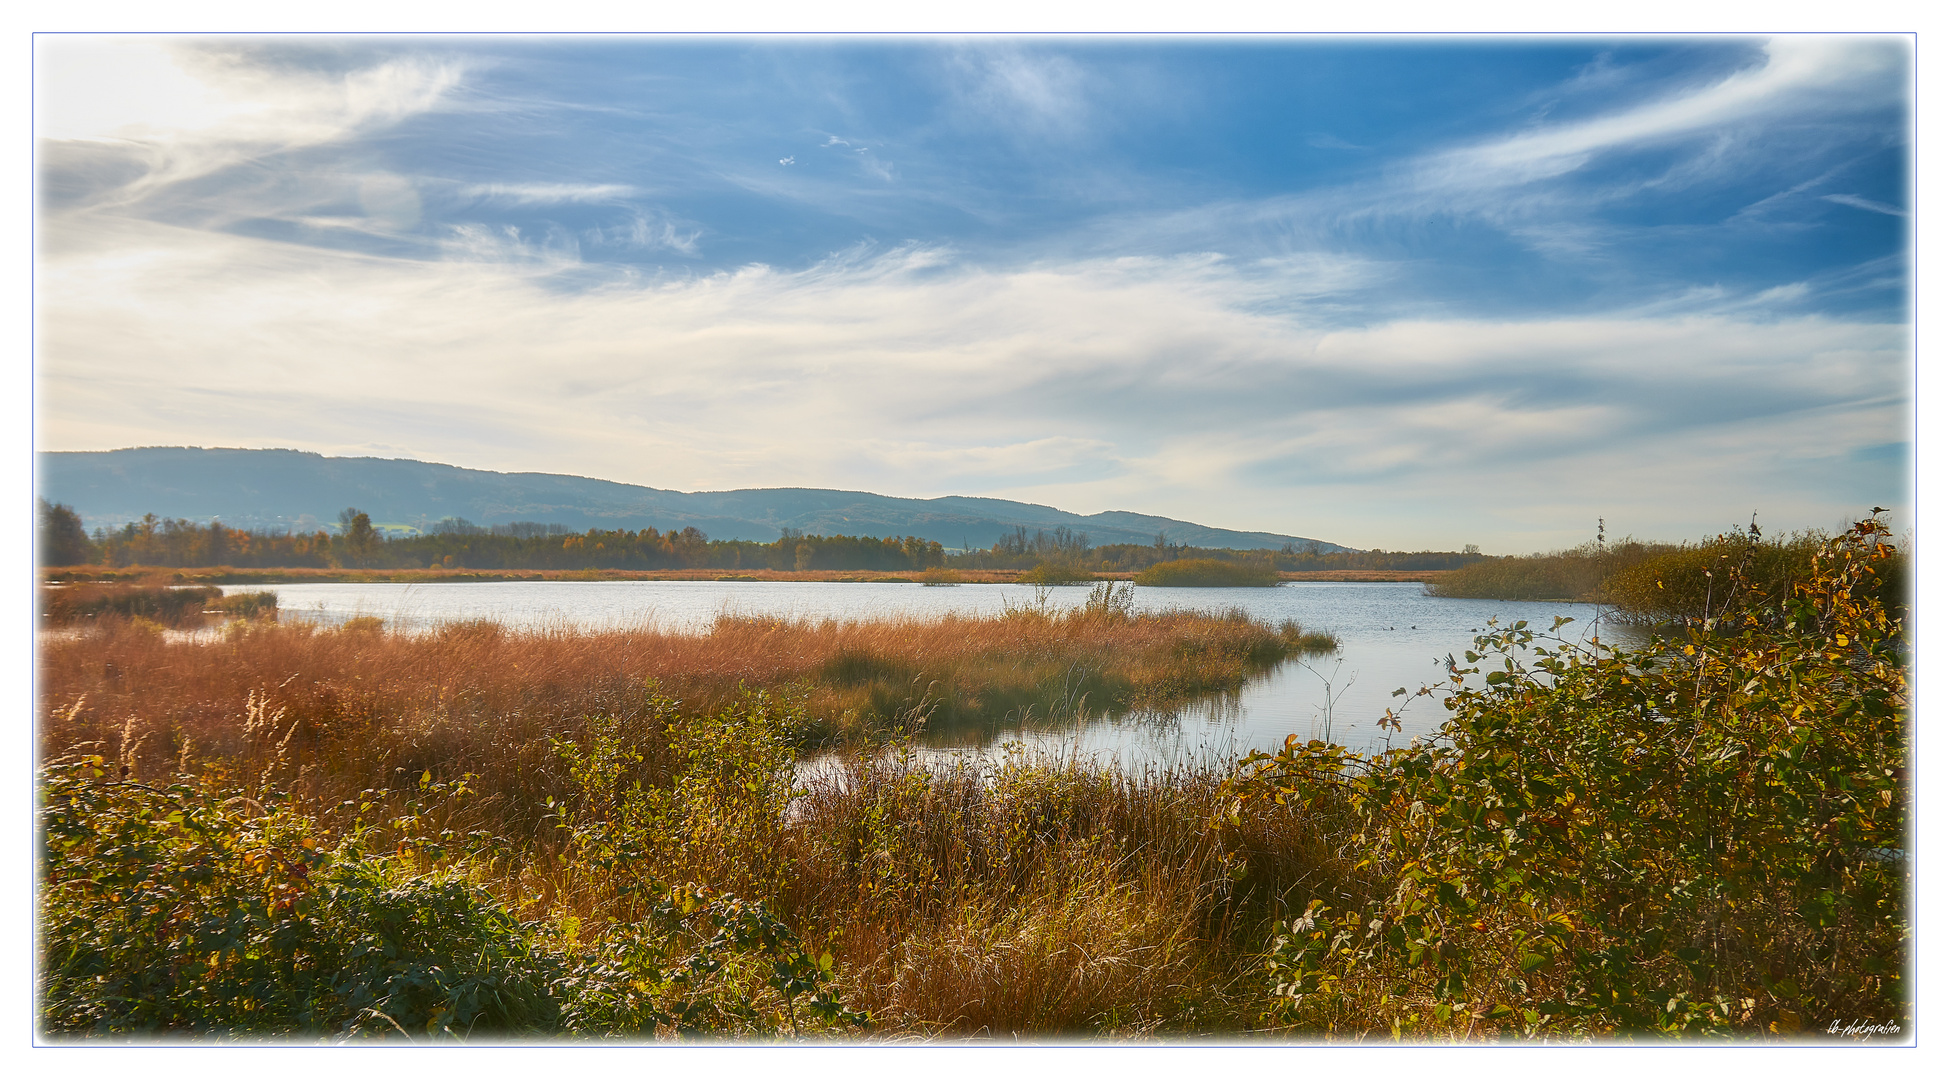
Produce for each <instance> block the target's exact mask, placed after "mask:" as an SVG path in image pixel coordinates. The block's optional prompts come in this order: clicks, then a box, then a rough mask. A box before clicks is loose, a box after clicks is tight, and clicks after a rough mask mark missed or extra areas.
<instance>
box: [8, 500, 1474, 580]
mask: <svg viewBox="0 0 1949 1080" xmlns="http://www.w3.org/2000/svg"><path fill="white" fill-rule="evenodd" d="M39 509H40V552H39V558H40V563H41V565H43V566H66V567H77V566H103V567H115V568H122V567H133V566H154V567H178V568H186V567H214V566H230V567H239V568H272V567H317V568H327V569H370V570H408V569H418V568H422V567H438V568H449V569H473V570H595V569H605V570H685V569H717V570H740V569H750V570H758V569H765V570H883V571H899V570H927V569H931V568H933V567H955V568H962V569H979V570H1007V569H1019V570H1029V569H1033V568H1035V567H1037V566H1041V565H1044V564H1062V565H1065V566H1072V567H1077V568H1079V569H1084V570H1094V571H1108V572H1121V573H1130V572H1134V571H1138V570H1143V569H1145V568H1147V567H1150V566H1152V565H1155V564H1157V563H1160V562H1168V561H1171V560H1174V559H1183V558H1194V557H1195V558H1219V559H1231V560H1235V561H1245V562H1252V563H1256V564H1259V565H1265V566H1270V567H1271V568H1273V569H1275V570H1452V569H1455V568H1458V567H1461V566H1465V565H1467V564H1469V563H1471V562H1474V561H1476V560H1479V559H1481V558H1483V557H1484V556H1482V555H1480V554H1478V553H1477V552H1475V551H1473V550H1469V551H1460V552H1455V551H1417V552H1387V551H1380V550H1378V549H1376V550H1373V551H1323V550H1321V549H1320V548H1319V546H1318V545H1304V546H1300V545H1293V544H1288V545H1286V547H1285V548H1283V549H1281V550H1277V551H1273V550H1255V551H1236V550H1232V549H1227V548H1198V547H1190V546H1186V545H1182V544H1172V543H1168V542H1166V540H1165V539H1164V537H1163V535H1162V534H1159V535H1158V537H1157V539H1156V540H1155V541H1154V542H1152V543H1150V544H1104V545H1102V546H1100V547H1098V546H1092V545H1091V544H1090V539H1089V534H1088V533H1084V532H1073V531H1071V530H1070V529H1068V528H1065V527H1061V526H1058V527H1057V528H1056V529H1055V530H1054V531H1053V532H1051V531H1045V530H1042V529H1037V530H1035V531H1034V532H1030V531H1029V530H1027V529H1025V528H1021V527H1017V528H1016V529H1015V530H1014V531H1012V532H1007V533H1003V534H1002V535H1001V536H1000V537H999V538H997V540H996V541H995V543H994V544H993V545H992V546H991V547H989V548H986V549H977V550H973V551H968V552H962V553H956V554H952V555H950V554H949V553H948V552H947V551H946V549H944V548H943V547H942V546H941V545H940V543H939V542H938V541H934V540H922V539H920V538H918V537H913V536H906V537H872V536H815V535H805V534H803V533H800V532H799V531H798V530H796V529H786V530H785V533H784V535H783V536H781V537H779V538H778V539H777V540H774V541H772V542H770V543H760V542H757V541H754V540H712V539H711V538H710V537H708V536H706V535H705V534H704V533H702V532H700V531H698V530H697V529H694V528H686V529H682V530H674V529H673V530H671V531H670V532H658V531H657V530H656V529H654V528H646V529H640V530H629V529H607V530H604V529H590V530H588V531H587V532H579V533H578V532H570V531H569V530H568V529H567V528H566V527H565V526H562V525H556V524H544V523H541V522H533V521H517V522H514V523H512V524H505V525H493V526H483V525H476V524H474V523H472V522H470V521H467V520H466V519H464V518H447V519H445V520H443V521H441V522H440V523H439V524H438V525H435V526H434V527H433V528H432V529H430V530H428V531H427V532H425V533H422V534H420V535H417V536H406V537H388V536H386V535H385V534H383V533H381V532H380V531H379V530H377V529H375V528H374V527H373V525H372V520H371V518H370V517H369V516H368V515H367V514H365V513H363V512H361V511H360V510H358V509H357V508H356V507H347V508H346V509H345V510H343V511H341V512H340V513H339V515H338V526H337V528H336V529H318V530H316V531H314V532H274V531H270V530H261V529H252V530H245V529H233V528H230V527H228V526H226V525H224V524H223V523H221V522H218V521H212V522H210V523H209V524H207V525H203V524H198V523H196V522H192V521H188V520H185V519H183V518H174V519H170V518H158V517H157V516H155V515H154V514H146V515H144V516H143V518H142V520H140V521H131V522H129V523H128V524H126V525H124V526H122V527H121V528H119V529H112V530H111V529H96V530H95V531H94V533H93V535H90V534H89V533H88V532H87V530H86V529H85V528H84V527H83V526H82V524H81V519H80V517H79V516H78V515H77V514H76V513H75V512H74V510H73V509H72V508H71V507H68V506H65V505H60V504H49V503H48V502H47V501H46V500H41V502H40V505H39Z"/></svg>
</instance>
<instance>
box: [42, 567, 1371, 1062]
mask: <svg viewBox="0 0 1949 1080" xmlns="http://www.w3.org/2000/svg"><path fill="white" fill-rule="evenodd" d="M1106 595H1107V594H1106ZM1304 636H1305V635H1304V634H1303V632H1301V631H1300V630H1299V628H1298V627H1295V626H1290V625H1289V626H1287V627H1284V628H1273V627H1268V626H1266V625H1264V624H1260V623H1255V622H1252V621H1251V620H1249V619H1245V618H1243V617H1242V616H1238V615H1217V616H1213V615H1204V614H1190V613H1177V614H1166V615H1130V614H1128V613H1122V612H1117V611H1114V610H1108V609H1105V610H1099V611H1096V612H1094V613H1092V612H1081V613H1074V614H1067V615H1058V614H1050V613H1046V612H1036V611H1016V612H1012V613H1010V614H1008V615H1005V616H1003V617H999V618H985V619H984V618H961V617H947V618H938V619H907V620H889V621H880V622H839V621H833V620H824V621H810V620H796V621H794V620H775V619H759V618H737V617H728V616H727V617H724V618H720V619H719V620H718V621H717V623H716V624H715V625H714V626H713V627H712V628H711V629H710V631H709V632H708V633H703V634H689V635H685V634H666V633H659V632H654V631H647V630H644V631H627V632H625V631H613V632H593V633H592V632H571V631H568V630H550V631H532V632H516V631H513V630H509V629H507V628H505V627H502V626H499V625H496V624H493V623H484V622H469V623H456V624H452V625H448V626H446V627H443V628H441V629H440V630H439V631H437V632H434V633H429V634H424V635H410V636H409V635H402V634H391V633H386V632H384V631H383V630H375V629H373V628H371V627H370V625H369V624H368V625H367V626H365V627H363V628H361V627H354V628H351V629H324V628H319V627H316V626H312V625H310V624H302V623H300V624H292V625H278V624H275V623H256V624H245V623H239V624H233V626H232V627H230V628H228V629H227V630H226V632H225V633H224V634H223V635H222V636H221V637H220V638H218V639H216V640H210V641H204V642H200V643H199V642H186V641H180V640H170V639H169V638H167V637H165V636H164V635H163V634H161V633H160V632H158V631H157V630H156V629H155V628H153V627H152V626H146V625H143V624H140V623H135V622H118V621H115V620H108V621H105V622H102V623H100V624H99V625H96V626H94V627H92V628H91V629H90V630H89V631H88V632H87V633H85V634H81V635H78V636H75V637H73V638H70V639H66V640H44V641H43V642H42V646H41V694H40V702H41V716H40V741H41V747H42V756H43V760H44V761H46V762H49V763H60V762H72V761H76V760H86V759H87V758H88V756H89V755H95V756H99V757H100V758H101V759H102V761H103V762H104V763H105V764H104V765H102V766H101V768H103V769H106V770H108V771H109V773H110V775H111V777H112V776H119V777H120V778H121V780H122V781H123V782H124V783H126V784H132V785H143V787H142V789H141V790H143V791H146V790H150V789H157V790H160V788H161V787H162V786H163V785H166V784H169V783H172V782H194V783H200V784H201V785H203V787H204V789H205V790H208V791H211V792H213V793H214V794H212V795H211V796H210V797H211V798H213V799H218V798H219V797H221V798H222V799H227V800H228V801H221V802H220V804H221V805H222V806H224V807H234V806H256V805H259V804H262V805H264V806H272V805H277V806H282V807H284V808H285V810H284V811H282V812H283V813H286V814H293V815H297V816H298V817H300V818H302V820H304V821H305V822H308V823H309V824H308V825H307V826H306V827H307V828H310V829H312V830H314V831H315V834H316V842H315V843H313V844H311V845H309V847H308V850H324V849H325V848H327V847H329V846H331V845H332V844H334V843H340V844H342V843H344V842H345V840H344V838H346V837H358V838H359V840H358V842H359V843H360V844H361V845H364V847H365V848H367V849H370V850H378V851H395V850H396V851H397V852H399V854H398V855H397V856H394V858H397V859H404V860H407V861H406V862H404V863H402V864H401V865H402V866H405V867H407V868H408V870H409V871H411V872H413V873H416V874H418V875H419V876H418V877H417V878H416V879H415V880H426V881H432V880H450V879H451V878H452V877H453V875H456V874H457V875H460V876H461V877H463V878H464V879H466V880H468V881H471V882H473V883H475V885H477V886H478V887H480V888H483V889H485V890H487V892H488V893H489V894H491V895H492V896H493V897H494V898H495V900H496V902H497V903H499V904H502V905H504V906H505V907H506V908H507V909H508V910H509V911H511V912H513V913H515V914H516V915H518V916H519V917H520V918H522V919H527V920H540V921H539V922H537V923H534V924H533V925H536V926H540V927H543V928H544V929H542V930H539V931H537V933H538V934H539V935H540V938H539V939H538V940H543V941H544V942H552V943H553V944H550V945H548V947H549V948H552V949H555V950H557V951H558V953H559V955H560V956H562V957H566V958H568V959H566V960H564V961H563V962H564V963H567V962H570V961H573V960H574V959H575V958H576V957H577V956H580V955H581V954H580V953H579V952H578V950H584V951H586V950H588V949H591V948H595V946H592V945H590V944H589V943H591V942H613V941H615V940H617V935H626V934H629V933H633V932H635V931H634V930H633V929H632V928H633V927H636V926H639V925H643V921H644V920H645V919H646V918H649V915H648V914H647V911H648V909H646V908H645V907H644V906H643V905H644V901H643V899H642V898H643V896H644V895H645V894H644V892H643V888H644V886H643V885H642V883H643V882H646V881H648V882H655V883H659V884H658V887H662V886H663V885H674V884H682V883H688V884H689V886H695V887H700V888H703V889H706V890H709V891H710V892H711V895H723V896H736V897H739V898H742V900H745V901H751V902H756V903H761V904H764V905H767V906H768V907H767V910H771V911H775V912H777V913H778V916H779V917H780V918H782V919H784V920H785V922H786V924H788V925H789V926H790V927H791V928H792V930H793V932H794V933H796V934H797V935H798V936H799V937H800V938H802V939H803V940H804V941H806V942H809V943H811V944H810V945H809V946H808V948H809V950H810V952H811V954H815V955H816V953H817V952H818V951H819V950H820V949H827V950H829V951H830V955H831V957H833V959H834V966H833V968H832V974H831V976H830V979H831V981H832V984H833V986H834V987H835V988H836V989H837V992H838V993H839V994H840V996H841V997H843V999H844V1000H845V1001H846V1002H847V1004H848V1005H849V1006H851V1007H855V1008H858V1009H863V1010H867V1011H869V1012H870V1013H871V1015H872V1016H873V1017H874V1018H875V1026H874V1029H873V1030H874V1031H875V1032H876V1033H877V1034H878V1035H879V1036H880V1037H888V1038H898V1037H906V1036H921V1037H935V1036H968V1037H983V1036H1004V1035H1007V1034H1010V1033H1018V1034H1039V1035H1115V1036H1124V1037H1128V1036H1142V1035H1148V1034H1168V1033H1173V1032H1175V1033H1188V1032H1192V1031H1209V1030H1232V1031H1245V1030H1249V1029H1250V1028H1251V1026H1252V1024H1253V1022H1254V1017H1255V1015H1256V1010H1258V1009H1259V1008H1260V1006H1261V1005H1262V999H1263V991H1262V988H1261V987H1260V986H1259V985H1258V982H1257V980H1256V977H1255V976H1256V969H1255V964H1256V963H1257V960H1256V957H1257V956H1258V954H1259V953H1260V952H1261V951H1262V950H1263V947H1264V941H1265V938H1266V933H1265V928H1266V927H1267V926H1268V925H1270V920H1273V919H1275V918H1277V917H1280V916H1283V915H1286V914H1288V913H1287V912H1286V910H1285V907H1284V906H1283V905H1282V900H1281V897H1282V895H1283V890H1285V889H1287V888H1289V887H1290V886H1291V885H1292V883H1293V882H1295V881H1304V880H1309V875H1310V876H1312V877H1317V876H1318V875H1319V874H1321V873H1330V870H1328V869H1323V868H1331V867H1333V866H1335V865H1337V859H1338V856H1337V855H1336V854H1335V848H1334V845H1333V843H1332V842H1330V841H1329V840H1328V839H1326V834H1325V832H1323V827H1322V824H1321V822H1319V821H1308V820H1304V819H1302V818H1301V817H1300V816H1298V815H1296V814H1293V813H1291V812H1288V811H1284V810H1280V809H1277V808H1271V809H1260V810H1255V811H1253V812H1252V813H1250V814H1248V815H1247V818H1246V820H1244V821H1237V820H1232V821H1229V822H1228V820H1227V819H1226V818H1225V815H1224V809H1225V805H1226V801H1227V797H1226V796H1225V795H1224V793H1223V791H1224V782H1225V779H1226V777H1227V776H1228V775H1229V772H1230V766H1229V764H1228V763H1220V762H1211V763H1207V764H1205V765H1202V766H1185V767H1183V768H1179V769H1175V770H1168V769H1150V770H1147V771H1120V770H1117V769H1114V768H1107V767H1097V766H1092V765H1088V764H1085V763H1079V762H1064V761H1058V760H1055V759H1050V758H1035V757H1031V756H1029V755H1027V754H1024V753H1013V754H1010V755H1008V756H1007V757H1006V758H1005V759H1004V760H1003V761H1001V762H1000V763H993V764H988V765H982V764H979V763H976V762H974V761H968V760H960V761H948V762H945V763H936V764H933V765H922V764H920V763H919V761H918V758H917V757H916V755H915V754H914V753H913V752H912V750H911V743H910V742H909V741H908V736H907V735H904V734H902V730H903V729H904V730H909V731H910V730H911V729H913V728H914V727H917V726H918V725H920V724H922V723H927V722H938V721H939V718H940V717H941V716H942V715H944V714H947V715H968V716H976V717H996V716H1001V715H1005V714H1008V713H1010V712H1013V713H1014V714H1015V715H1017V716H1020V715H1022V714H1023V713H1024V712H1025V711H1026V710H1027V709H1028V708H1030V707H1035V708H1039V709H1042V710H1043V711H1044V715H1052V714H1061V713H1062V712H1063V710H1068V713H1069V715H1071V716H1081V715H1086V714H1091V713H1093V712H1095V711H1096V710H1099V709H1112V708H1122V707H1134V706H1136V705H1139V704H1150V705H1162V704H1166V703H1169V702H1172V701H1177V700H1182V699H1183V698H1184V697H1186V696H1188V695H1192V694H1197V693H1201V692H1203V691H1205V690H1207V689H1211V688H1223V687H1227V686H1235V685H1237V683H1238V682H1239V681H1240V680H1242V679H1243V678H1244V676H1245V675H1246V674H1247V673H1249V672H1250V671H1252V670H1254V669H1255V668H1257V667H1260V666H1263V665H1267V664H1270V663H1272V662H1276V660H1277V659H1279V658H1280V657H1283V656H1286V655H1290V654H1292V653H1293V652H1294V651H1296V650H1297V649H1299V648H1300V645H1299V644H1298V642H1299V641H1300V639H1301V638H1303V637H1304ZM1314 644H1315V645H1317V641H1316V642H1315V643H1314ZM835 715H836V716H840V717H850V718H852V719H850V720H848V721H847V722H848V723H853V724H855V727H853V728H852V729H850V731H849V736H850V737H851V738H852V739H853V740H854V741H852V742H851V743H849V746H850V747H851V748H850V749H848V750H845V751H843V752H842V753H841V755H840V756H839V758H838V759H837V761H838V764H837V765H836V766H835V767H833V768H830V769H826V770H824V771H820V772H816V773H815V774H813V775H812V776H811V777H810V778H809V779H805V780H800V779H798V778H797V777H796V775H795V772H794V768H793V765H794V761H795V760H796V757H797V753H798V751H799V750H800V749H802V748H804V747H806V746H808V745H810V744H812V743H815V742H817V741H818V740H819V739H822V738H829V737H832V736H833V735H834V734H835V725H833V723H832V722H831V721H830V720H829V719H828V718H830V717H833V716H835ZM226 812H228V811H226ZM150 816H160V815H150ZM621 851H626V852H627V853H628V854H627V857H626V858H625V857H623V856H620V855H618V854H617V853H618V852H621ZM428 875H431V876H428ZM442 875H445V876H444V877H443V876H442ZM96 876H97V877H99V875H96ZM603 947H608V946H606V945H605V946H603ZM577 962H580V961H577ZM740 971H742V972H743V974H739V972H740ZM754 971H755V972H758V974H753V972H754ZM761 976H762V969H761V968H751V969H740V968H737V967H736V966H735V965H733V966H732V967H728V968H726V969H725V971H724V972H723V973H720V974H719V975H718V976H717V977H718V978H720V979H733V980H735V979H744V980H745V982H746V983H747V984H750V985H755V986H758V987H759V990H762V989H763V979H762V977H761ZM753 980H756V981H755V982H754V981H753ZM727 992H728V991H727ZM757 992H758V991H752V993H757ZM761 996H762V995H761ZM566 1022H567V1021H563V1023H566ZM670 1030H672V1029H670V1028H668V1027H667V1026H666V1027H664V1028H656V1027H655V1026H652V1028H651V1033H653V1034H654V1033H657V1032H659V1031H661V1032H662V1033H665V1034H667V1033H668V1032H669V1031H670ZM770 1030H774V1029H768V1028H764V1027H762V1026H760V1027H757V1028H748V1029H739V1028H736V1027H732V1028H726V1029H722V1032H721V1033H732V1034H736V1033H739V1032H740V1031H743V1032H744V1033H747V1034H752V1033H765V1032H768V1031H770Z"/></svg>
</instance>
